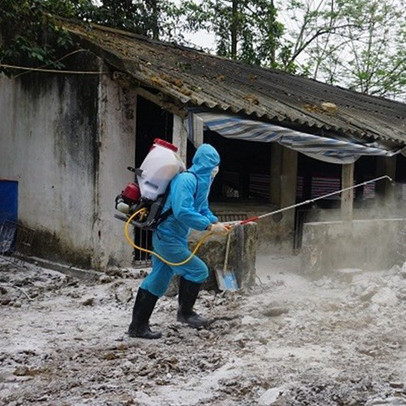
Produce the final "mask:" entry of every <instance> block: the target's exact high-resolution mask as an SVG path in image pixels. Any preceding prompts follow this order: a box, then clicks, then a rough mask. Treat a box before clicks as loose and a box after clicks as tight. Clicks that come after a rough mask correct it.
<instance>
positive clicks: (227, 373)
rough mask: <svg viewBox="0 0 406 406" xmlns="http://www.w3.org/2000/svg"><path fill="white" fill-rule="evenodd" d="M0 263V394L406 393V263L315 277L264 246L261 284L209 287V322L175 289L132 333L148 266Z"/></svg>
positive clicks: (187, 397)
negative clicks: (103, 268) (197, 325)
mask: <svg viewBox="0 0 406 406" xmlns="http://www.w3.org/2000/svg"><path fill="white" fill-rule="evenodd" d="M18 265H19V266H16V264H10V263H8V262H4V261H2V262H0V303H1V304H0V320H1V321H0V323H1V330H0V405H8V406H15V405H37V404H38V405H44V406H46V405H50V406H51V405H52V406H55V405H58V406H62V405H95V406H96V405H97V406H99V405H117V406H118V405H158V406H160V405H162V406H163V405H170V406H175V405H187V406H189V405H190V406H191V405H216V406H226V405H277V406H282V405H283V406H287V405H368V406H372V405H374V406H378V405H406V386H405V384H406V317H405V314H406V313H405V310H406V265H404V266H401V265H399V266H394V267H393V268H392V269H390V270H374V271H361V270H340V271H337V272H335V273H334V274H333V275H330V276H328V277H324V278H322V279H318V280H311V279H310V278H308V277H307V278H306V277H304V276H302V275H301V272H300V262H299V260H298V258H296V257H259V258H258V261H257V270H258V276H259V277H258V281H257V285H256V286H254V287H252V288H250V289H247V290H243V291H239V292H226V293H215V292H212V291H211V292H201V295H200V298H199V303H198V306H197V310H198V311H200V312H201V313H203V314H205V315H207V316H209V317H210V318H212V320H213V323H212V324H211V326H210V327H209V328H208V329H207V330H200V331H197V330H192V329H190V328H187V327H184V326H183V325H180V324H178V323H177V322H176V321H175V315H176V297H164V298H163V299H162V300H160V301H159V302H158V305H157V308H156V311H155V312H154V314H153V316H152V318H151V322H152V325H153V328H154V329H158V328H159V329H161V330H162V332H163V338H162V339H160V340H155V341H148V340H142V339H133V338H129V337H128V335H127V334H126V330H127V327H128V323H129V321H130V320H129V319H130V314H131V309H132V305H133V295H134V294H135V293H136V290H137V288H138V286H139V284H140V283H141V280H142V277H143V272H140V271H136V270H133V269H124V270H118V269H117V270H111V271H110V272H109V275H104V276H102V277H101V278H100V280H98V281H97V282H84V281H82V280H78V279H75V278H73V277H70V276H67V275H65V274H62V273H59V272H56V271H52V270H47V269H44V268H41V267H38V266H35V265H32V264H28V263H19V264H18Z"/></svg>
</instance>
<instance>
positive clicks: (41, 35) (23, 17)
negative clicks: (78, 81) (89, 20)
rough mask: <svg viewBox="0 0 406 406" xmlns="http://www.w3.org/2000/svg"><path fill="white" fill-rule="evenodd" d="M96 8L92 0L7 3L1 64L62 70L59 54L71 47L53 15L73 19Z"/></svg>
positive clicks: (0, 12) (0, 23)
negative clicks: (20, 64)
mask: <svg viewBox="0 0 406 406" xmlns="http://www.w3.org/2000/svg"><path fill="white" fill-rule="evenodd" d="M91 7H93V5H92V4H91V1H90V0H76V1H60V0H30V1H27V0H23V1H18V2H17V1H14V0H3V1H2V3H1V8H0V46H1V47H0V62H2V63H7V64H12V65H13V64H17V65H18V64H19V63H21V62H24V64H25V65H26V66H32V67H36V66H45V65H46V66H48V67H52V68H61V67H62V66H63V64H62V62H60V61H58V57H59V52H60V51H61V50H62V51H63V50H64V49H67V48H69V47H70V46H71V44H72V40H71V38H70V36H69V34H68V33H67V32H66V31H64V30H63V29H61V28H60V27H59V26H58V25H57V24H55V21H54V18H53V15H59V16H65V17H73V16H81V15H82V14H84V13H86V10H87V9H88V8H91Z"/></svg>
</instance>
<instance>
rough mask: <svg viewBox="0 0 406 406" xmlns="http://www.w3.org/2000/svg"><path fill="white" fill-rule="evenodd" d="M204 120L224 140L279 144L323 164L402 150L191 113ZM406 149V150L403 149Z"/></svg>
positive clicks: (353, 139) (346, 161)
mask: <svg viewBox="0 0 406 406" xmlns="http://www.w3.org/2000/svg"><path fill="white" fill-rule="evenodd" d="M190 114H191V115H193V116H194V118H197V119H200V120H202V121H203V123H204V125H205V127H206V128H208V129H210V130H211V131H214V132H216V133H218V134H220V135H222V136H223V137H226V138H230V139H238V140H245V141H254V142H278V143H279V144H281V145H283V146H284V147H287V148H291V149H293V150H295V151H298V152H301V153H303V154H305V155H308V156H310V157H311V158H314V159H318V160H320V161H325V162H330V163H337V164H348V163H353V162H355V161H356V160H357V159H358V158H359V157H361V156H363V155H373V156H385V157H391V156H394V155H396V154H398V153H399V152H402V149H397V150H388V149H387V148H385V147H384V146H383V145H380V144H379V143H377V142H371V143H368V142H366V141H365V140H362V139H357V138H354V137H352V136H350V137H345V138H344V137H340V138H339V137H334V138H332V137H330V136H329V137H326V136H321V135H314V134H307V133H304V132H301V131H296V130H292V129H290V128H286V127H281V126H278V125H275V124H270V123H265V122H262V121H255V120H248V119H246V118H243V117H239V116H233V115H227V114H214V113H210V112H195V113H190ZM193 122H195V120H192V119H191V120H189V138H190V139H191V140H192V142H193V140H194V129H193ZM403 150H405V149H403Z"/></svg>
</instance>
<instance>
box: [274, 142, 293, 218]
mask: <svg viewBox="0 0 406 406" xmlns="http://www.w3.org/2000/svg"><path fill="white" fill-rule="evenodd" d="M297 156H298V155H297V152H296V151H294V150H292V149H289V148H285V147H282V146H281V145H279V144H277V143H275V142H272V143H271V170H270V175H271V176H270V201H271V203H273V204H275V205H276V206H278V207H280V208H283V207H286V206H290V205H293V204H295V203H296V183H297ZM284 218H285V219H286V220H287V221H288V222H289V223H291V224H292V226H294V222H295V211H294V210H289V211H286V212H285V213H284Z"/></svg>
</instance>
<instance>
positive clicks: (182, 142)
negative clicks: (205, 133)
mask: <svg viewBox="0 0 406 406" xmlns="http://www.w3.org/2000/svg"><path fill="white" fill-rule="evenodd" d="M172 143H173V144H174V145H176V146H177V147H178V154H179V156H180V158H181V159H182V161H183V162H184V163H185V164H186V156H187V155H186V152H187V119H184V118H182V117H179V116H177V115H175V114H174V115H173V129H172Z"/></svg>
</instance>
